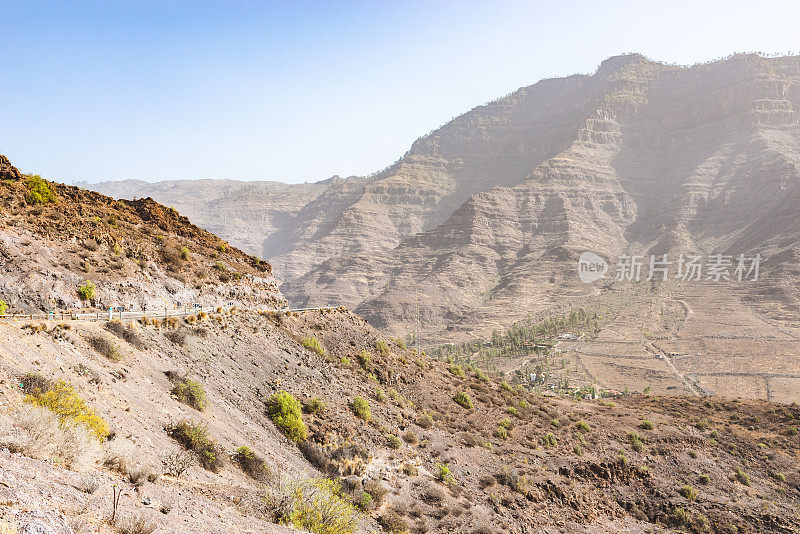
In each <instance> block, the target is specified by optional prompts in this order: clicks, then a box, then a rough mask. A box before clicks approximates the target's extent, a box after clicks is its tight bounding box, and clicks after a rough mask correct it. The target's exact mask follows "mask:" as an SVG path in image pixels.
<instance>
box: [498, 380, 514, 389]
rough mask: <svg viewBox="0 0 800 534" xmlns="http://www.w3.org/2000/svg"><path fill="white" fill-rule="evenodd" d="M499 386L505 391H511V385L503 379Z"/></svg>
mask: <svg viewBox="0 0 800 534" xmlns="http://www.w3.org/2000/svg"><path fill="white" fill-rule="evenodd" d="M500 387H501V388H503V389H504V390H506V391H511V386H509V385H508V382H506V381H505V380H503V381H502V382H500Z"/></svg>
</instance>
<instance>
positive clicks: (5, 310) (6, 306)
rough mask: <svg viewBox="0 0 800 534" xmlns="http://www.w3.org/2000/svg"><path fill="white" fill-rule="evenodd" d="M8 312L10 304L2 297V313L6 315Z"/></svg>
mask: <svg viewBox="0 0 800 534" xmlns="http://www.w3.org/2000/svg"><path fill="white" fill-rule="evenodd" d="M7 313H8V304H6V301H4V300H2V299H0V315H6V314H7Z"/></svg>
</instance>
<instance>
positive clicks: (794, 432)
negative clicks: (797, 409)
mask: <svg viewBox="0 0 800 534" xmlns="http://www.w3.org/2000/svg"><path fill="white" fill-rule="evenodd" d="M797 432H798V431H797V427H795V426H790V427H788V428H787V429H786V430H784V431H783V434H784V435H785V436H796V435H797Z"/></svg>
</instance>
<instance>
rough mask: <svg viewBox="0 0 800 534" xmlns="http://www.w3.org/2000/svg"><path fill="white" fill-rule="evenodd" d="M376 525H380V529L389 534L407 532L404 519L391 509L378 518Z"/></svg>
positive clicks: (403, 533)
mask: <svg viewBox="0 0 800 534" xmlns="http://www.w3.org/2000/svg"><path fill="white" fill-rule="evenodd" d="M378 523H380V525H381V527H383V530H385V531H386V532H388V533H389V534H405V533H407V532H408V524H407V523H406V521H405V519H403V518H402V517H400V515H399V514H398V513H397V512H395V511H394V510H391V509H389V510H386V511H385V512H384V513H383V514H382V515H381V516H380V517H379V518H378Z"/></svg>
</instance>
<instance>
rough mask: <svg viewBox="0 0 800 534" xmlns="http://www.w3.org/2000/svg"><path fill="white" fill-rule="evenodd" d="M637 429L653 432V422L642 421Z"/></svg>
mask: <svg viewBox="0 0 800 534" xmlns="http://www.w3.org/2000/svg"><path fill="white" fill-rule="evenodd" d="M639 428H641V429H642V430H653V422H652V421H648V420H647V419H644V420H643V421H642V424H640V425H639Z"/></svg>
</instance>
